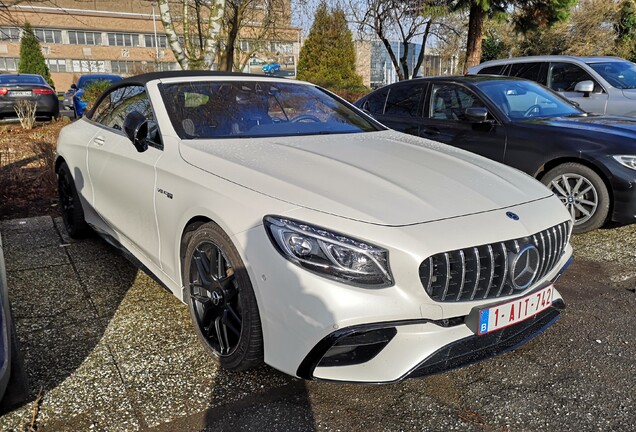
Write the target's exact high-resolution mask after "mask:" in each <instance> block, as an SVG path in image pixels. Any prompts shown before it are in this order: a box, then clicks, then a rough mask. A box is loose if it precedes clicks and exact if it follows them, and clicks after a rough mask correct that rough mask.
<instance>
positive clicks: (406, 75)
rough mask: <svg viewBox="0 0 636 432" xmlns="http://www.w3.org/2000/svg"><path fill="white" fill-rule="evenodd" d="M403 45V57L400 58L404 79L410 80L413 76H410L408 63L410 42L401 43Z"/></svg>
mask: <svg viewBox="0 0 636 432" xmlns="http://www.w3.org/2000/svg"><path fill="white" fill-rule="evenodd" d="M400 43H401V44H402V48H403V50H402V55H401V56H400V65H401V66H402V75H403V77H402V79H405V80H407V79H409V78H410V77H411V75H410V74H409V63H408V61H407V60H408V57H409V42H408V41H402V42H400Z"/></svg>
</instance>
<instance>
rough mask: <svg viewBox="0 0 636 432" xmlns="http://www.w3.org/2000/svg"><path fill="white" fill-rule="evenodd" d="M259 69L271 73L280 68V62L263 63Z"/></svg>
mask: <svg viewBox="0 0 636 432" xmlns="http://www.w3.org/2000/svg"><path fill="white" fill-rule="evenodd" d="M261 70H262V71H263V72H264V73H265V74H267V75H273V74H274V73H276V72H278V71H279V70H280V63H267V64H264V65H263V67H262V68H261Z"/></svg>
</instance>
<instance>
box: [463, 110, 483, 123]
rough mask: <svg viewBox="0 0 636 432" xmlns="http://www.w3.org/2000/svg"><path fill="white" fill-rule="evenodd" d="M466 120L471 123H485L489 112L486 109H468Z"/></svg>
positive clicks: (465, 112)
mask: <svg viewBox="0 0 636 432" xmlns="http://www.w3.org/2000/svg"><path fill="white" fill-rule="evenodd" d="M464 114H465V115H466V118H467V119H468V121H470V122H471V123H485V122H486V119H487V118H488V110H487V109H486V108H480V107H472V108H466V111H464Z"/></svg>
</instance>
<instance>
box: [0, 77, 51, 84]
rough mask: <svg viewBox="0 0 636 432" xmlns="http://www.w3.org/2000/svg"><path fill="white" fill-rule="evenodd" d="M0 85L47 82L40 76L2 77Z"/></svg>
mask: <svg viewBox="0 0 636 432" xmlns="http://www.w3.org/2000/svg"><path fill="white" fill-rule="evenodd" d="M0 84H43V85H46V81H44V78H42V77H41V76H40V75H0Z"/></svg>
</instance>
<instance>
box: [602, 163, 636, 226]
mask: <svg viewBox="0 0 636 432" xmlns="http://www.w3.org/2000/svg"><path fill="white" fill-rule="evenodd" d="M603 162H604V163H603V164H604V169H606V170H607V174H606V175H607V176H608V178H609V179H610V186H611V191H610V194H611V197H612V203H611V206H612V207H611V209H612V214H611V220H612V221H614V222H618V223H620V224H630V223H634V222H636V171H634V170H632V169H629V168H627V167H625V166H623V165H621V164H620V163H618V162H617V161H616V160H615V159H614V158H613V157H611V156H607V157H606V158H604V160H603Z"/></svg>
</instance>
